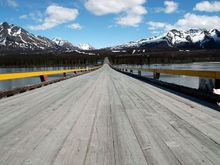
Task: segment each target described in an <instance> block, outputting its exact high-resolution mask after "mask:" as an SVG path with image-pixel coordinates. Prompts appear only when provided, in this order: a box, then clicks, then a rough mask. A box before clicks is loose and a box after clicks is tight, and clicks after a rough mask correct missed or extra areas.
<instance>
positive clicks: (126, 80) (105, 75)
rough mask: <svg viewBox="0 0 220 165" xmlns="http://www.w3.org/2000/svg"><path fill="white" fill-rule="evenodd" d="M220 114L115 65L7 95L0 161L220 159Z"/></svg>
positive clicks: (0, 112) (0, 117)
mask: <svg viewBox="0 0 220 165" xmlns="http://www.w3.org/2000/svg"><path fill="white" fill-rule="evenodd" d="M219 123H220V113H219V112H217V111H214V110H213V109H211V108H209V107H205V106H203V105H200V104H199V103H195V102H192V101H190V100H188V99H186V98H182V97H181V96H177V95H175V94H172V93H169V92H167V91H164V90H162V89H159V88H157V87H154V86H152V85H149V84H146V83H143V82H141V81H138V80H136V79H133V78H130V77H128V76H125V75H123V74H121V73H118V72H116V71H114V70H112V69H111V68H110V67H109V66H108V65H104V66H103V67H102V68H101V69H99V70H97V71H94V72H92V73H88V74H85V75H82V76H79V77H75V78H72V79H69V80H65V81H62V82H59V83H56V84H52V85H49V86H46V87H42V88H39V89H36V90H33V91H28V92H25V93H22V94H19V95H15V96H12V97H9V98H4V99H1V100H0V164H9V165H14V164H36V165H38V164H42V165H50V164H57V165H60V164H63V165H68V164H77V165H80V164H87V165H89V164H97V165H103V164H106V165H114V164H119V165H121V164H130V165H134V164H137V165H140V164H167V165H169V164H220V144H219V142H220V124H219Z"/></svg>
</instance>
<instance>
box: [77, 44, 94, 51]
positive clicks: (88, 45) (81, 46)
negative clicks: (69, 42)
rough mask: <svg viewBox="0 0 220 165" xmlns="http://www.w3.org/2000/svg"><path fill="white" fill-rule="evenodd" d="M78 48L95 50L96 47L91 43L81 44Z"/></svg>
mask: <svg viewBox="0 0 220 165" xmlns="http://www.w3.org/2000/svg"><path fill="white" fill-rule="evenodd" d="M78 48H79V49H81V50H94V49H95V48H94V47H93V46H91V45H90V44H79V45H78Z"/></svg>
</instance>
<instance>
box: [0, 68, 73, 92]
mask: <svg viewBox="0 0 220 165" xmlns="http://www.w3.org/2000/svg"><path fill="white" fill-rule="evenodd" d="M63 69H73V67H41V68H0V74H1V73H16V72H33V71H47V70H63ZM67 75H68V74H67ZM61 77H63V75H62V74H60V75H50V76H49V77H48V80H55V79H58V78H61ZM36 83H40V78H39V77H30V78H24V79H14V80H3V81H1V80H0V91H3V90H8V89H13V88H16V87H22V86H26V85H32V84H36Z"/></svg>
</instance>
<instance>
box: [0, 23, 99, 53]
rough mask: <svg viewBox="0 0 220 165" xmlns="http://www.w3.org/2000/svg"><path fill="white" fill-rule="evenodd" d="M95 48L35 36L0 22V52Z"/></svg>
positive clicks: (67, 50)
mask: <svg viewBox="0 0 220 165" xmlns="http://www.w3.org/2000/svg"><path fill="white" fill-rule="evenodd" d="M92 49H95V48H93V47H92V46H90V45H88V44H82V45H79V46H75V45H73V44H72V43H70V42H69V41H66V40H62V39H58V38H54V39H53V40H50V39H49V38H46V37H43V36H35V35H33V34H32V33H30V32H28V31H26V30H25V29H23V28H22V27H19V26H16V25H13V24H8V23H7V22H4V23H2V24H0V52H6V53H7V52H12V51H13V52H70V51H77V52H79V51H80V50H92Z"/></svg>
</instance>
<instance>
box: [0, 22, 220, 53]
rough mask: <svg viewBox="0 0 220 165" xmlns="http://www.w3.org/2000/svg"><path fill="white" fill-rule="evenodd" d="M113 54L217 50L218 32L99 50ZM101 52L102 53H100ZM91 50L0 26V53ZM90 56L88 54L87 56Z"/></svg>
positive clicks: (169, 36)
mask: <svg viewBox="0 0 220 165" xmlns="http://www.w3.org/2000/svg"><path fill="white" fill-rule="evenodd" d="M103 49H104V50H110V51H112V52H113V53H114V52H129V51H128V50H132V53H134V52H135V51H136V52H140V51H141V52H142V51H143V52H145V51H149V50H150V51H167V50H176V51H182V50H192V49H220V32H219V30H217V29H211V30H205V29H190V30H187V31H180V30H176V29H173V30H170V31H168V32H167V33H164V34H163V35H161V36H158V37H157V36H154V37H151V38H144V39H141V40H138V41H131V42H128V43H126V44H122V45H117V46H113V47H108V48H103ZM103 49H102V50H103ZM92 50H95V48H94V47H92V46H91V45H89V44H80V45H73V44H72V43H71V42H69V41H66V40H62V39H60V38H54V39H52V40H51V39H49V38H46V37H42V36H36V35H33V34H32V33H30V32H28V31H26V30H25V29H23V28H22V27H19V26H16V25H13V24H9V23H7V22H4V23H1V24H0V52H11V51H13V52H22V53H24V52H72V51H75V52H77V53H82V54H88V53H90V52H89V51H92ZM90 54H91V53H90Z"/></svg>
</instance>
